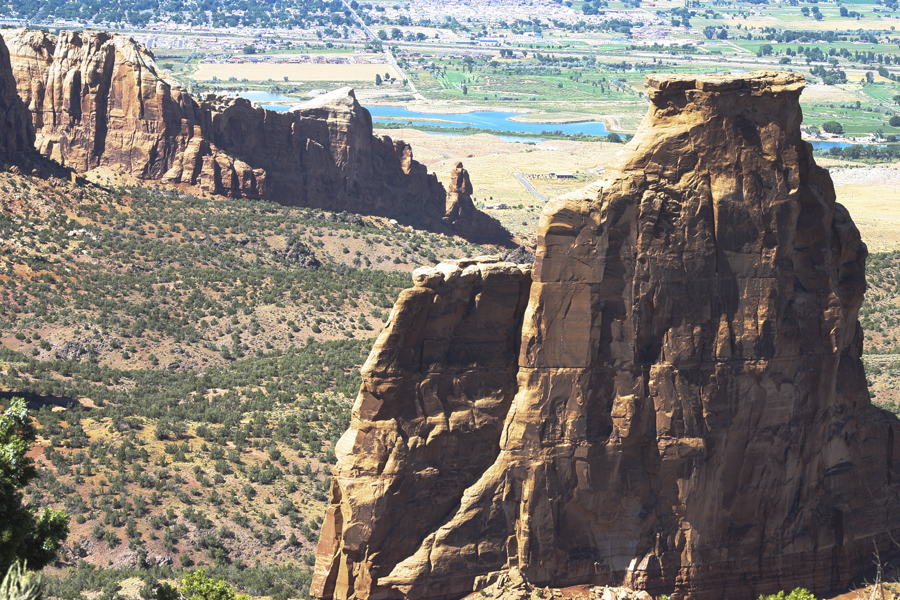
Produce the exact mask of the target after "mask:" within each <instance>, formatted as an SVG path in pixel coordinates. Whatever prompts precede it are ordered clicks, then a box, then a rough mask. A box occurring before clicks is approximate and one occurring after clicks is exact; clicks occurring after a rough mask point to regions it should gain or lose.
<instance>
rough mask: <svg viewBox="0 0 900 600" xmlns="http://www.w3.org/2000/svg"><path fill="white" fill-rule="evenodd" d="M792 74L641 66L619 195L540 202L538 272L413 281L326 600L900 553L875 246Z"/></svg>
mask: <svg viewBox="0 0 900 600" xmlns="http://www.w3.org/2000/svg"><path fill="white" fill-rule="evenodd" d="M804 84H805V82H804V80H803V78H802V77H801V76H800V75H798V74H795V73H779V72H769V71H762V72H756V73H751V74H743V75H733V76H732V75H727V76H713V75H710V76H667V75H661V76H653V77H651V78H650V79H649V80H648V82H647V87H648V93H649V98H650V107H649V112H648V114H647V116H646V117H645V119H644V121H643V123H642V124H641V127H640V130H639V132H638V133H637V135H636V136H635V138H634V139H633V140H632V141H631V142H630V143H629V144H628V145H627V146H626V147H625V148H624V150H623V151H622V152H621V153H620V154H619V155H618V157H617V158H616V159H615V160H614V162H613V164H612V165H610V167H609V168H608V169H607V171H606V172H605V174H604V178H603V179H602V180H600V181H598V182H596V183H593V184H591V185H589V186H587V187H586V188H584V189H582V190H581V191H579V192H576V193H572V194H568V195H565V196H562V197H559V198H556V199H554V200H552V201H551V202H550V203H549V205H548V206H547V208H546V209H545V210H544V212H543V214H542V216H541V220H540V225H539V232H538V233H539V238H538V239H539V243H538V249H537V260H536V262H535V264H534V266H533V271H532V272H531V273H530V274H528V273H527V271H528V269H529V268H528V267H520V266H517V265H512V264H509V263H499V262H492V260H491V259H480V260H475V261H457V262H455V263H452V262H451V263H442V264H440V265H438V266H437V267H434V268H424V269H420V270H418V271H416V272H415V274H414V279H415V287H413V288H411V289H408V290H406V291H404V292H403V293H401V294H400V297H399V299H398V300H397V303H396V305H395V306H394V309H393V312H392V314H391V317H390V320H389V321H388V323H387V325H386V327H385V329H384V331H383V332H382V334H381V335H380V336H379V338H378V340H377V342H376V344H375V347H374V349H373V350H372V353H371V355H370V356H369V359H368V361H367V362H366V364H365V366H364V368H363V370H362V374H363V384H362V387H361V389H360V393H359V396H358V398H357V400H356V403H355V405H354V408H353V415H352V421H351V425H350V428H349V429H348V431H347V432H346V433H345V434H344V435H343V437H342V438H341V440H340V443H339V444H338V446H337V455H338V463H337V466H336V469H335V478H334V480H333V484H332V491H331V502H330V506H329V508H328V512H327V517H326V520H325V523H324V525H323V529H322V535H321V539H320V542H319V549H318V556H317V559H316V568H315V575H314V580H313V586H312V593H313V595H314V596H316V597H317V598H320V599H323V600H324V599H329V600H330V599H332V598H335V599H346V598H354V599H366V598H368V599H379V600H384V599H394V598H408V599H415V600H419V599H422V600H425V599H429V600H444V599H452V598H461V597H463V596H465V595H466V594H468V593H471V592H472V591H473V590H478V589H481V588H483V587H485V586H488V585H490V584H491V583H492V582H494V581H496V580H497V579H498V578H499V577H501V576H505V574H506V573H509V572H511V571H513V570H516V571H518V572H520V573H521V575H522V576H524V577H525V578H527V579H528V580H529V581H530V582H531V583H533V584H535V585H541V586H545V585H550V586H556V587H561V586H569V585H576V584H577V585H584V584H589V585H621V586H625V587H628V588H631V589H636V590H646V591H647V592H649V593H651V594H654V595H657V594H663V593H666V594H671V595H672V597H673V598H676V599H681V600H683V599H693V600H720V599H729V600H751V599H754V600H755V599H756V598H757V597H758V595H759V594H761V593H774V592H776V591H778V590H784V589H787V590H790V589H793V588H794V587H797V586H804V587H806V588H808V589H811V590H812V591H814V592H815V593H818V594H822V593H827V592H829V591H832V590H839V589H841V588H843V587H845V586H847V585H848V583H849V581H850V580H851V578H853V577H854V576H857V575H859V574H860V573H862V572H864V571H866V570H867V569H869V568H871V566H872V564H873V562H872V561H873V552H874V551H875V549H876V548H877V549H878V550H879V551H880V552H881V553H882V556H883V557H884V556H887V555H888V554H890V553H891V552H892V549H896V546H894V544H893V543H892V541H891V536H893V538H894V539H897V540H900V494H898V492H900V485H898V481H896V480H897V479H898V476H897V474H895V460H896V459H897V457H900V448H898V444H900V436H898V435H897V434H898V420H897V418H896V417H894V416H893V415H891V414H889V413H887V412H885V411H882V410H880V409H878V408H876V407H875V406H873V405H872V404H871V402H870V399H869V396H868V393H867V389H866V383H865V375H864V372H863V365H862V362H861V360H860V355H861V352H862V344H863V335H862V330H861V328H860V325H859V322H858V318H857V311H858V309H859V307H860V303H861V302H862V299H863V293H864V290H865V286H866V283H865V274H864V268H865V259H866V255H867V252H866V247H865V245H864V244H863V243H862V242H861V241H860V236H859V232H858V231H857V229H856V227H855V225H854V224H853V222H852V220H851V219H850V216H849V214H848V213H847V211H846V209H845V208H844V207H842V206H841V205H840V204H837V203H836V202H835V192H834V188H833V185H832V182H831V178H830V177H829V175H828V172H827V171H826V170H825V169H823V168H821V167H818V166H817V165H816V164H815V162H814V161H813V157H812V151H811V147H810V146H809V145H808V144H807V143H805V142H803V141H802V140H801V137H800V123H801V118H802V115H801V110H800V105H799V97H800V93H801V91H802V89H803V87H804ZM494 260H495V259H494ZM526 297H527V306H526Z"/></svg>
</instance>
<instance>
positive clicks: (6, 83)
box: [0, 39, 34, 161]
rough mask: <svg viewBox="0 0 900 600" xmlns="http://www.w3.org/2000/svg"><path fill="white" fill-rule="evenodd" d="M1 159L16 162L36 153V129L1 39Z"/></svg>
mask: <svg viewBox="0 0 900 600" xmlns="http://www.w3.org/2000/svg"><path fill="white" fill-rule="evenodd" d="M0 114H2V115H3V117H2V118H0V159H2V160H7V161H10V160H15V159H17V158H18V156H20V155H24V154H28V153H33V152H34V127H33V126H32V125H31V118H30V115H29V114H28V107H27V106H26V105H25V104H24V103H23V102H22V100H21V99H20V98H19V96H18V94H17V93H16V80H15V78H13V76H12V68H11V67H10V62H9V49H8V48H7V47H6V44H4V43H3V40H2V39H0Z"/></svg>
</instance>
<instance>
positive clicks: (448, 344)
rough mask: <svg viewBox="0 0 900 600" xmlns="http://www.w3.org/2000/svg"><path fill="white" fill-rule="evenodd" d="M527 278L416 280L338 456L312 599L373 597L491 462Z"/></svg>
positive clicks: (487, 269)
mask: <svg viewBox="0 0 900 600" xmlns="http://www.w3.org/2000/svg"><path fill="white" fill-rule="evenodd" d="M530 272H531V267H530V265H523V266H519V265H513V264H511V263H500V262H497V259H496V258H493V259H488V258H482V259H475V260H460V261H453V262H448V263H441V264H440V265H438V266H437V267H436V268H421V269H417V270H416V271H415V273H414V278H415V280H416V287H414V288H411V289H408V290H405V291H403V292H401V294H400V298H399V300H398V301H397V304H396V305H395V306H394V310H393V312H392V313H391V317H390V320H389V321H388V323H387V325H386V326H385V328H384V330H383V331H382V332H381V335H380V336H379V337H378V341H377V342H376V343H375V350H374V351H373V352H372V354H371V355H370V356H369V360H368V361H367V362H366V364H365V366H364V367H363V369H362V377H363V385H362V389H361V390H360V392H359V397H358V398H357V400H356V405H355V406H354V408H353V418H352V421H351V425H350V429H349V430H348V431H347V433H345V434H344V436H343V437H342V438H341V441H340V443H339V444H338V448H337V451H338V452H339V453H340V454H341V456H342V457H343V458H342V461H341V464H340V466H339V469H340V473H339V475H338V478H339V479H340V481H341V483H340V484H339V485H334V486H333V487H332V505H331V507H330V508H329V511H328V518H327V523H326V525H325V527H326V529H325V530H324V532H323V534H322V541H321V542H320V546H319V559H318V560H319V568H318V569H317V572H316V580H315V582H314V583H313V589H314V590H315V593H316V594H317V595H320V596H323V597H332V596H333V595H335V594H336V597H345V596H344V594H345V593H346V591H347V590H353V589H360V588H362V589H365V590H368V589H369V588H370V587H371V586H372V585H373V583H374V581H375V579H376V578H378V577H381V576H383V575H385V574H386V573H387V572H386V571H385V570H384V567H385V565H393V564H396V563H398V562H399V561H401V560H403V559H404V558H405V557H407V556H409V555H410V554H411V553H412V552H414V551H415V549H416V547H417V546H418V544H419V542H420V541H421V539H422V538H423V537H425V536H426V535H428V533H429V532H430V531H431V530H432V529H433V527H434V524H435V523H438V522H440V520H441V519H442V518H443V517H444V516H445V515H446V514H447V513H448V512H449V511H450V510H452V508H453V506H454V505H455V504H457V503H458V502H459V497H460V495H461V494H462V493H463V491H464V490H465V489H466V488H468V487H469V486H471V485H472V484H473V483H474V482H475V481H476V480H477V479H478V477H479V475H480V474H481V473H482V472H484V470H485V469H486V468H487V467H488V466H490V464H491V463H492V462H493V460H494V459H495V458H496V456H497V453H498V452H499V449H500V448H499V441H500V432H501V429H502V424H503V419H504V418H505V417H506V414H507V411H508V410H509V406H510V403H511V402H512V398H513V394H515V390H516V368H517V365H516V361H515V356H516V351H515V348H516V346H517V345H518V341H519V338H520V336H521V325H522V315H523V312H524V310H525V305H526V303H527V302H528V290H529V287H530V284H531V277H530Z"/></svg>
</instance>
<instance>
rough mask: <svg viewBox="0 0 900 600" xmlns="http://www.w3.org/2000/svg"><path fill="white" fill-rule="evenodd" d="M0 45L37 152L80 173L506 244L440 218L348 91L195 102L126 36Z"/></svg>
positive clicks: (406, 152) (421, 172)
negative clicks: (300, 99) (282, 102)
mask: <svg viewBox="0 0 900 600" xmlns="http://www.w3.org/2000/svg"><path fill="white" fill-rule="evenodd" d="M4 37H5V38H6V40H7V43H8V44H9V46H10V48H11V63H12V65H11V66H12V73H13V75H14V76H15V81H16V82H17V85H18V91H19V95H20V97H21V98H22V100H23V101H24V102H25V104H26V105H27V106H28V108H29V109H30V110H31V113H32V119H33V124H34V127H35V128H36V130H37V141H36V146H37V149H38V150H39V151H40V153H41V154H42V155H44V156H46V157H49V158H52V159H54V160H56V161H58V162H60V163H62V164H64V165H66V166H69V167H71V168H73V169H75V170H77V171H82V172H83V171H87V170H90V169H93V168H96V167H99V166H108V167H112V168H115V169H120V170H123V171H125V172H127V173H130V174H132V175H134V176H136V177H140V178H143V179H159V180H162V181H163V182H165V183H171V184H178V183H186V184H190V185H198V186H200V187H201V188H202V189H204V190H205V191H208V192H211V193H215V194H221V195H225V196H231V197H235V198H253V199H257V198H265V199H269V200H273V201H275V202H278V203H280V204H284V205H288V206H305V207H315V208H322V209H325V210H332V211H350V212H355V213H362V214H369V215H379V216H385V217H391V218H394V219H397V220H398V221H400V222H402V223H404V224H408V225H413V226H416V227H420V228H425V229H429V230H432V231H440V232H443V233H448V234H459V235H462V236H464V237H466V238H467V239H469V240H471V241H474V242H480V243H498V244H504V245H509V244H510V234H509V232H507V231H506V230H505V229H504V228H503V227H502V226H501V225H500V223H499V222H498V221H496V220H495V219H492V218H491V217H489V216H487V215H485V214H484V213H481V212H480V211H478V210H477V209H475V207H474V206H472V207H471V210H466V211H465V213H464V214H463V215H456V214H454V215H450V216H449V217H448V215H447V207H446V197H447V194H446V191H445V190H444V188H443V186H441V184H440V183H439V182H438V180H437V178H436V177H435V176H434V175H433V174H432V175H429V174H428V172H427V170H426V168H425V166H424V165H422V164H420V163H418V162H416V161H415V160H413V156H412V149H411V148H410V147H409V145H408V144H406V143H404V142H402V141H394V140H391V138H389V137H387V136H384V137H381V136H376V135H373V133H372V118H371V116H370V115H369V112H368V111H367V110H366V109H365V108H363V107H362V106H361V105H360V104H359V102H357V100H356V96H355V95H354V93H353V90H351V89H350V88H344V89H341V90H337V91H335V92H332V93H330V94H327V95H324V96H321V97H319V98H316V99H315V100H312V101H310V102H307V103H305V104H303V105H301V106H300V107H298V108H296V109H294V110H291V111H288V112H286V113H277V112H274V111H269V110H264V109H261V108H254V107H253V106H252V105H251V104H250V102H249V101H247V100H244V99H241V98H223V97H217V96H214V95H209V96H207V97H206V99H205V101H204V102H197V101H196V100H195V99H194V98H192V97H191V96H190V95H189V94H188V93H187V92H186V91H185V90H184V89H182V88H181V87H179V86H178V85H174V84H170V83H169V82H167V81H165V80H164V79H163V78H162V77H161V75H160V74H159V73H158V71H157V67H156V63H155V61H154V59H153V56H152V54H151V53H150V52H149V51H148V50H147V49H145V48H144V47H143V46H141V45H140V44H137V43H136V42H135V41H134V40H132V39H131V38H126V37H123V36H119V35H112V34H108V33H104V32H79V31H65V32H62V33H60V35H59V36H58V37H51V36H50V35H49V34H47V33H45V32H40V31H29V30H20V31H10V32H7V33H5V35H4ZM470 204H471V202H470Z"/></svg>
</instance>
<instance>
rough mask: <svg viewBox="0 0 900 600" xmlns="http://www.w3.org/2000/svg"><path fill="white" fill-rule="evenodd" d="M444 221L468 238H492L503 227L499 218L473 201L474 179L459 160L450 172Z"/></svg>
mask: <svg viewBox="0 0 900 600" xmlns="http://www.w3.org/2000/svg"><path fill="white" fill-rule="evenodd" d="M443 221H444V223H445V224H446V225H447V226H449V227H450V229H452V230H453V231H458V232H459V235H461V236H462V237H464V238H466V239H487V238H491V237H494V236H495V235H496V234H494V233H493V232H496V231H497V230H498V229H502V228H503V227H502V226H501V225H500V222H499V221H498V220H497V219H495V218H494V217H492V216H490V215H487V214H485V213H483V212H481V211H480V210H478V209H477V208H475V203H474V202H472V181H471V180H470V179H469V172H468V171H467V170H466V169H465V168H463V164H462V163H461V162H457V163H456V166H455V167H454V168H453V171H451V172H450V185H449V186H448V188H447V208H446V214H445V215H444V218H443Z"/></svg>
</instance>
